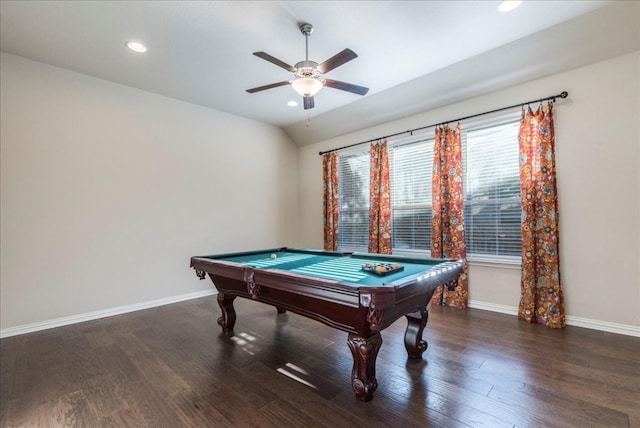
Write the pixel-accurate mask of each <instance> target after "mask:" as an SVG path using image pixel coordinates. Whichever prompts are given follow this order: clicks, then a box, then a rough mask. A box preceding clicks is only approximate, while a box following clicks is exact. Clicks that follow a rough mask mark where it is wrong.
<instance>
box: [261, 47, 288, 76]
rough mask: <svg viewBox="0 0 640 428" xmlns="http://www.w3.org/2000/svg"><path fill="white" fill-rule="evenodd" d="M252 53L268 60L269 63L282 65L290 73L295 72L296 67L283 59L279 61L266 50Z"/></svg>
mask: <svg viewBox="0 0 640 428" xmlns="http://www.w3.org/2000/svg"><path fill="white" fill-rule="evenodd" d="M253 54H254V55H255V56H257V57H259V58H262V59H264V60H265V61H269V62H270V63H272V64H275V65H277V66H278V67H282V68H284V69H285V70H287V71H290V72H292V73H295V72H296V69H295V68H294V67H292V66H290V65H289V64H287V63H286V62H284V61H280V60H279V59H278V58H276V57H273V56H271V55H269V54H268V53H266V52H254V53H253Z"/></svg>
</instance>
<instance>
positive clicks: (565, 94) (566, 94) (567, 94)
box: [560, 91, 569, 98]
mask: <svg viewBox="0 0 640 428" xmlns="http://www.w3.org/2000/svg"><path fill="white" fill-rule="evenodd" d="M568 96H569V93H568V92H567V91H562V92H561V93H560V98H567V97H568Z"/></svg>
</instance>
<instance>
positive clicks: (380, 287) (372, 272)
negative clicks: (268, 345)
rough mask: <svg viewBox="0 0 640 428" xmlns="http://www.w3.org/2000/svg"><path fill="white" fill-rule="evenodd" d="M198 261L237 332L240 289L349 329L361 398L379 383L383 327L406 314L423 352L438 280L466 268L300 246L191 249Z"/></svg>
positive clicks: (228, 325)
mask: <svg viewBox="0 0 640 428" xmlns="http://www.w3.org/2000/svg"><path fill="white" fill-rule="evenodd" d="M191 267H192V268H194V269H195V271H196V274H197V275H198V277H199V278H200V279H205V278H206V276H207V275H208V276H209V278H211V280H212V281H213V284H214V286H215V287H216V289H217V290H218V295H217V299H218V305H219V306H220V309H221V312H222V316H221V317H220V318H219V319H218V324H219V325H220V326H221V327H222V330H223V331H224V332H227V333H232V332H233V326H234V324H235V321H236V313H235V310H234V308H233V301H234V299H235V298H236V297H238V296H239V297H244V298H248V299H252V300H256V301H258V302H263V303H267V304H270V305H273V306H275V307H276V308H277V310H278V313H284V312H285V311H286V310H290V311H292V312H295V313H297V314H300V315H303V316H305V317H308V318H311V319H314V320H317V321H320V322H322V323H324V324H326V325H329V326H331V327H334V328H337V329H339V330H342V331H345V332H347V333H349V334H348V338H347V343H348V345H349V348H350V350H351V353H352V354H353V370H352V373H351V385H352V388H353V390H354V392H355V394H356V397H357V398H358V399H360V400H362V401H369V400H371V399H372V398H373V393H374V391H375V390H376V389H377V387H378V383H377V380H376V373H375V371H376V369H375V365H376V357H377V355H378V351H379V350H380V346H381V345H382V337H381V336H380V332H381V331H382V330H383V329H385V328H387V327H389V326H390V325H391V324H393V323H394V322H395V321H396V320H397V319H398V318H400V317H402V316H405V317H406V319H407V323H408V324H407V329H406V332H405V336H404V344H405V348H406V349H407V353H408V355H409V357H410V358H415V359H420V358H422V353H423V352H424V351H425V350H426V349H427V342H426V341H424V340H423V339H422V332H423V330H424V328H425V326H426V324H427V317H428V312H427V304H428V303H429V301H430V300H431V297H432V296H433V293H434V291H435V290H436V288H437V287H438V286H440V285H445V286H453V285H454V284H455V283H456V281H457V279H458V276H459V275H460V273H461V272H462V262H461V261H456V260H445V259H430V258H426V257H404V256H393V255H380V254H368V253H342V252H330V251H322V250H310V249H295V248H273V249H267V250H259V251H248V252H241V253H231V254H219V255H210V256H201V257H192V258H191Z"/></svg>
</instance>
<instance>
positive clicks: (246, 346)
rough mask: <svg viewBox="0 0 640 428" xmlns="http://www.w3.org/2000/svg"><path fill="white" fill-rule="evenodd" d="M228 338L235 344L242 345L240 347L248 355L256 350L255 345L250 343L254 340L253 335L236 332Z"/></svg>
mask: <svg viewBox="0 0 640 428" xmlns="http://www.w3.org/2000/svg"><path fill="white" fill-rule="evenodd" d="M229 339H231V341H232V342H235V343H236V344H237V345H240V346H241V347H242V348H241V349H242V350H243V351H245V352H246V353H248V354H249V355H254V354H255V352H256V351H257V350H258V348H257V346H256V345H255V344H254V343H252V342H255V341H256V338H255V336H252V335H250V334H249V333H244V332H243V333H238V334H237V335H235V336H231V337H230V338H229Z"/></svg>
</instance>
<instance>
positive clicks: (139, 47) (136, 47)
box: [126, 41, 147, 53]
mask: <svg viewBox="0 0 640 428" xmlns="http://www.w3.org/2000/svg"><path fill="white" fill-rule="evenodd" d="M126 44H127V47H128V48H129V49H131V50H132V51H134V52H138V53H142V52H146V51H147V47H146V46H145V45H143V44H142V43H140V42H134V41H128V42H127V43H126Z"/></svg>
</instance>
